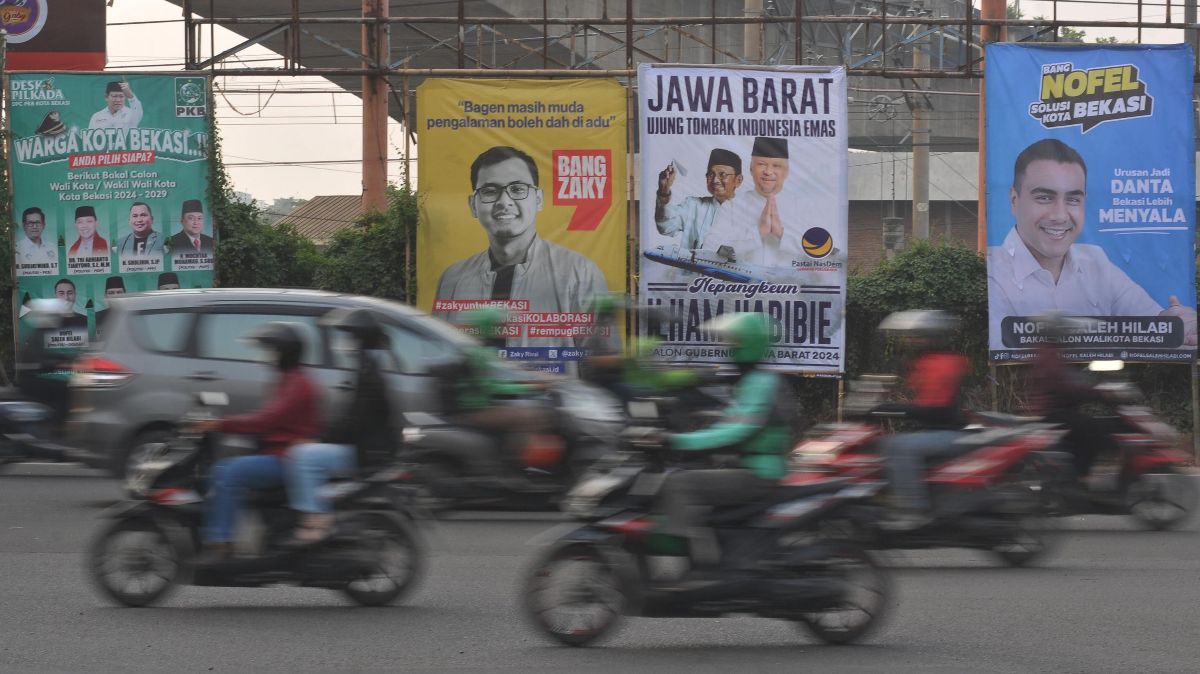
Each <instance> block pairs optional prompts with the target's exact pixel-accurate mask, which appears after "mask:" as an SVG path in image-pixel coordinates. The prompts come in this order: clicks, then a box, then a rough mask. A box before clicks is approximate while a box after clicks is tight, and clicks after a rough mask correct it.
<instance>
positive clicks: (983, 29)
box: [967, 0, 1008, 253]
mask: <svg viewBox="0 0 1200 674" xmlns="http://www.w3.org/2000/svg"><path fill="white" fill-rule="evenodd" d="M973 3H974V0H972V4H973ZM967 11H968V12H970V11H974V10H973V8H972V7H971V6H970V5H968V7H967ZM1007 17H1008V8H1007V6H1006V5H1005V4H1004V0H983V6H982V8H981V16H980V18H982V19H984V20H988V19H996V20H1004V19H1006V18H1007ZM979 32H980V36H981V37H982V38H983V39H982V40H980V43H981V49H986V48H987V45H988V44H989V43H992V42H999V41H1002V40H1004V33H1005V31H1004V27H1003V26H988V25H983V26H980V28H979ZM969 53H970V52H968V54H969ZM982 57H983V54H980V60H981V61H982ZM967 58H968V60H970V56H968V57H967ZM976 222H977V229H976V235H975V246H976V249H977V250H978V251H979V252H981V253H982V252H984V251H986V250H987V83H986V82H985V81H984V80H982V79H981V80H979V214H978V215H977V216H976Z"/></svg>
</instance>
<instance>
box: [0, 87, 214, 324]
mask: <svg viewBox="0 0 1200 674" xmlns="http://www.w3.org/2000/svg"><path fill="white" fill-rule="evenodd" d="M208 91H209V81H208V78H207V77H204V76H195V75H186V76H179V75H131V74H119V75H118V74H113V73H88V74H63V73H13V74H11V75H10V76H9V105H10V109H11V114H10V116H9V124H10V127H11V128H10V130H9V138H10V139H11V140H10V146H9V148H8V157H9V162H10V164H11V169H12V199H13V208H12V213H13V218H14V220H15V221H16V222H15V223H14V227H13V234H14V237H15V240H14V250H15V257H16V259H15V260H14V265H13V270H14V273H15V275H16V284H15V289H16V298H15V301H14V302H13V305H14V307H16V311H17V318H18V321H17V326H18V332H19V333H20V334H21V335H23V333H24V332H25V330H27V329H28V326H27V325H26V324H25V321H24V320H20V319H21V318H23V317H24V315H25V314H26V313H27V312H28V310H29V302H30V301H32V300H36V299H44V298H58V299H61V300H64V301H66V302H68V303H70V305H71V307H72V317H71V318H70V319H68V321H67V325H66V326H65V327H64V328H63V329H62V330H60V331H59V332H58V333H57V334H51V335H49V336H48V337H47V340H48V343H47V346H52V347H77V346H83V345H85V344H87V343H88V342H89V341H90V340H92V339H95V338H96V336H97V334H98V332H97V328H99V329H100V331H102V330H103V318H104V312H105V311H106V310H107V298H109V297H112V296H113V295H117V294H123V293H133V292H142V291H149V290H160V289H167V288H208V287H212V284H213V262H214V252H215V244H216V242H215V240H214V231H215V227H214V223H213V221H212V211H211V209H210V208H209V203H208V176H209V156H210V152H209V150H210V148H209V138H208V115H209V113H210V112H211V111H210V110H209V109H208V101H209V95H208Z"/></svg>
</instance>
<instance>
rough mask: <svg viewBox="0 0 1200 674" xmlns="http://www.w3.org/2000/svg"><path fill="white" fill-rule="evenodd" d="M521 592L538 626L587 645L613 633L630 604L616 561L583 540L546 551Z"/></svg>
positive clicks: (550, 634)
mask: <svg viewBox="0 0 1200 674" xmlns="http://www.w3.org/2000/svg"><path fill="white" fill-rule="evenodd" d="M523 598H524V604H525V612H526V614H527V615H528V616H529V618H530V620H532V621H533V624H534V626H535V627H537V628H538V629H539V630H540V631H541V632H542V633H543V634H545V635H546V636H548V637H550V638H551V639H553V640H555V641H557V642H559V643H561V644H566V645H567V646H586V645H588V644H590V643H592V642H594V641H596V640H597V639H599V638H601V637H603V636H605V635H606V634H608V633H610V632H611V631H612V630H613V629H614V628H615V627H616V626H617V625H618V624H619V623H620V622H621V619H622V617H623V616H624V614H625V610H626V607H627V606H628V605H629V598H628V597H627V596H626V594H625V591H624V590H623V589H622V583H621V579H620V577H619V576H618V574H617V571H616V569H615V568H614V567H613V565H612V564H611V563H610V562H609V561H608V560H607V559H605V556H604V555H603V553H602V552H601V551H600V550H599V549H598V548H597V547H596V546H594V545H586V544H582V543H571V544H568V545H560V546H557V547H555V548H553V549H551V550H550V551H549V552H548V553H546V554H544V555H542V556H541V557H540V558H539V559H538V560H537V561H536V562H535V563H534V565H533V569H532V570H531V571H530V573H529V577H528V579H527V580H526V583H525V589H524V597H523Z"/></svg>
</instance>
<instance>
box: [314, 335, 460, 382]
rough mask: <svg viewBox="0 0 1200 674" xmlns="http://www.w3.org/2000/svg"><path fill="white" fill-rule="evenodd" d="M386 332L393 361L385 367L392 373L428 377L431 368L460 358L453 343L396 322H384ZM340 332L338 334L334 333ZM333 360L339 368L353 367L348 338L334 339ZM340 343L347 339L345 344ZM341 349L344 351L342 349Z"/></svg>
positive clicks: (337, 337) (336, 336)
mask: <svg viewBox="0 0 1200 674" xmlns="http://www.w3.org/2000/svg"><path fill="white" fill-rule="evenodd" d="M383 329H384V332H385V333H387V336H388V350H389V351H390V352H391V354H392V358H391V359H389V360H390V361H391V362H384V363H383V366H384V368H385V369H386V370H388V371H390V372H399V373H401V374H426V373H428V372H429V368H430V366H432V365H437V364H438V363H444V362H446V361H448V360H451V359H454V358H456V357H457V356H458V350H457V349H456V348H455V347H454V345H453V344H450V343H448V342H445V341H443V340H440V339H437V338H435V337H430V336H428V335H425V334H422V333H419V332H417V331H415V330H410V329H408V328H406V327H403V326H400V325H396V324H394V323H384V325H383ZM334 332H338V331H336V330H335V331H334ZM330 339H331V340H332V344H333V346H334V348H333V359H334V364H335V366H336V367H341V368H351V367H354V361H353V358H352V357H351V356H350V351H352V347H351V345H350V344H349V343H348V337H346V336H344V335H334V336H331V337H330ZM339 340H347V343H346V344H342V343H341V342H340V341H339ZM339 346H341V347H342V348H339Z"/></svg>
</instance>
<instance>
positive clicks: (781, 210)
mask: <svg viewBox="0 0 1200 674" xmlns="http://www.w3.org/2000/svg"><path fill="white" fill-rule="evenodd" d="M789 154H790V153H789V152H788V142H787V139H786V138H768V137H764V136H759V137H758V138H755V139H754V147H753V148H752V149H751V150H750V167H749V170H748V172H749V173H750V180H751V185H752V187H753V189H750V190H745V191H744V194H743V195H742V198H741V199H740V203H739V206H740V209H739V210H740V211H741V212H742V213H743V214H744V215H743V216H742V217H744V218H748V219H749V221H750V223H752V224H753V226H754V229H755V230H756V231H757V232H758V234H759V236H760V237H761V238H762V246H763V255H762V256H761V257H760V258H759V263H760V264H765V265H770V266H785V267H786V266H788V263H789V261H790V260H792V259H794V258H795V257H797V256H799V255H801V254H802V252H803V248H804V246H803V230H804V229H805V228H804V227H802V226H801V223H800V222H798V220H799V218H800V215H801V214H800V213H799V212H798V211H799V206H798V205H796V203H795V200H789V199H787V197H786V195H785V190H784V186H785V185H786V184H787V178H788V174H789V173H790V166H789V164H788V162H789V161H790V157H789Z"/></svg>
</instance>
